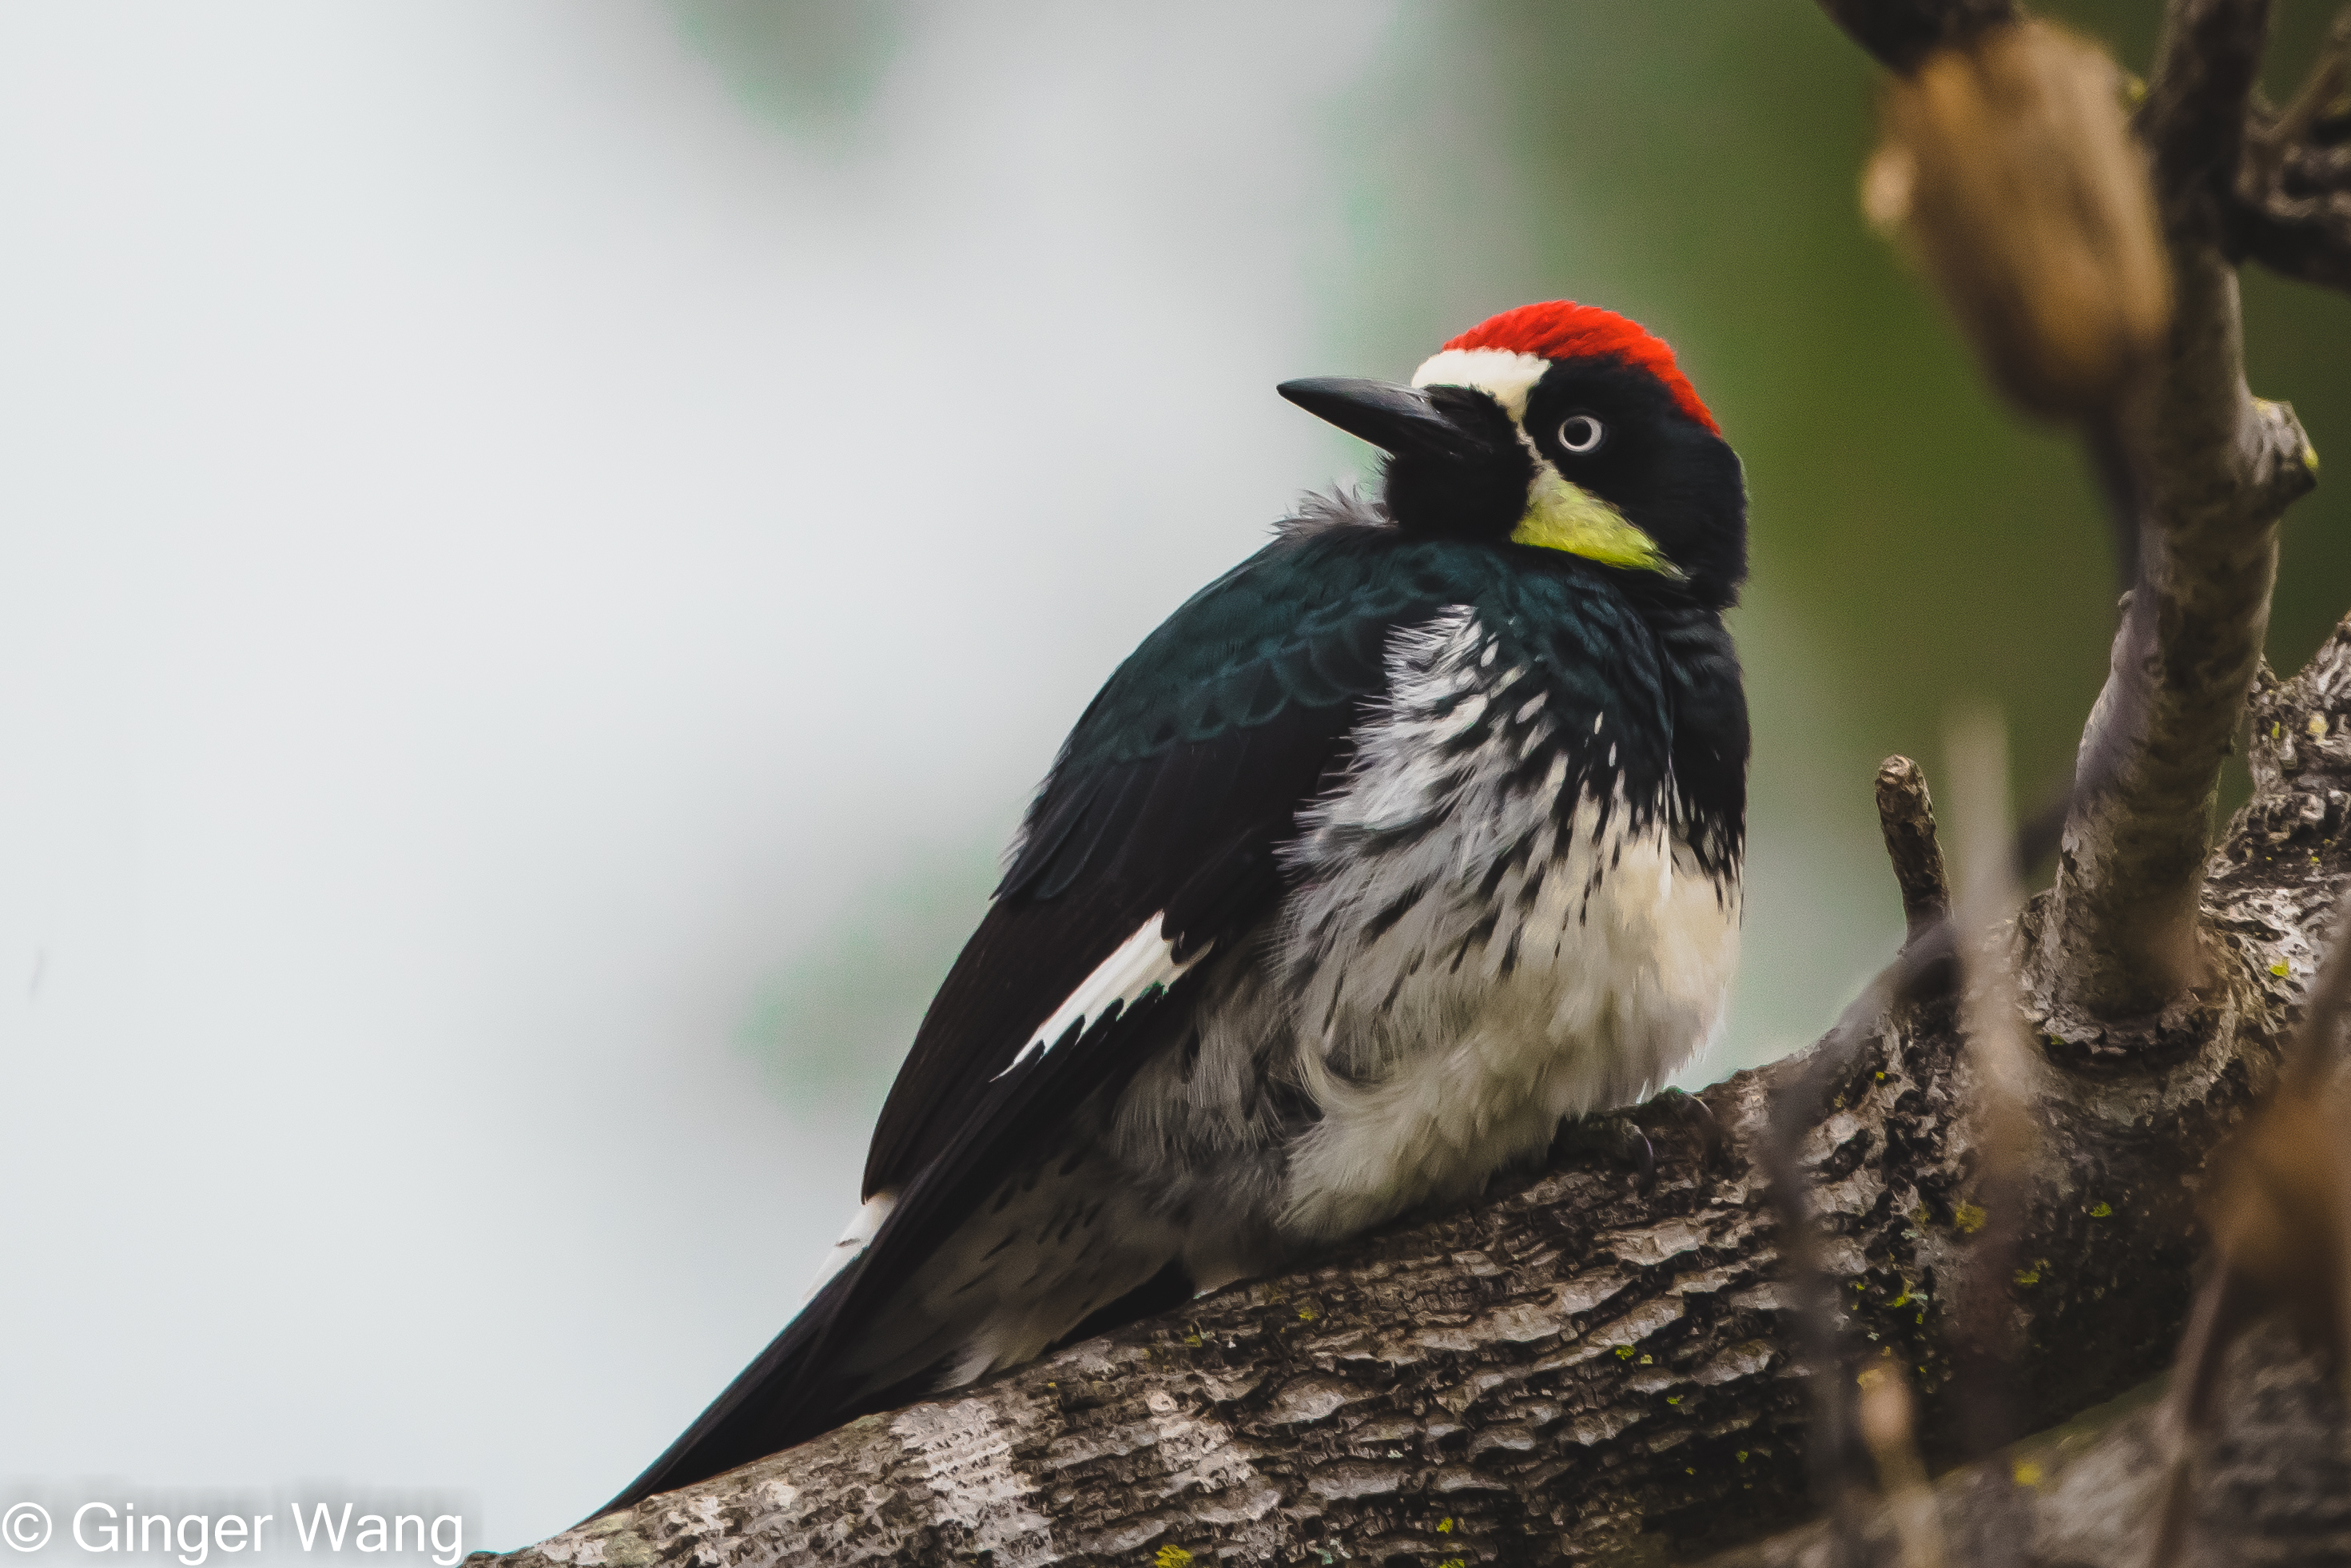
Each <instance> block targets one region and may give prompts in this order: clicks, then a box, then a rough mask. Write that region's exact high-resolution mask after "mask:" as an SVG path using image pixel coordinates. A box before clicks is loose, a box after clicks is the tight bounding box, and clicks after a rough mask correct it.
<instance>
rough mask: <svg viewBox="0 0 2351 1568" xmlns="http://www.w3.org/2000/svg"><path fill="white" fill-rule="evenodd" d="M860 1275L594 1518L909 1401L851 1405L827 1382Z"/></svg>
mask: <svg viewBox="0 0 2351 1568" xmlns="http://www.w3.org/2000/svg"><path fill="white" fill-rule="evenodd" d="M860 1261H861V1262H862V1260H860ZM858 1273H859V1268H858V1264H856V1263H852V1264H851V1265H850V1266H849V1267H848V1268H846V1269H843V1270H841V1272H839V1273H838V1274H835V1275H834V1276H833V1277H832V1278H831V1280H829V1281H826V1282H825V1285H824V1288H823V1289H822V1290H820V1291H817V1293H816V1294H815V1295H814V1296H812V1297H810V1300H809V1303H808V1305H807V1306H806V1307H804V1308H802V1309H801V1311H800V1312H799V1315H798V1316H796V1317H794V1318H793V1319H792V1321H791V1322H789V1323H787V1324H785V1325H784V1332H783V1333H779V1334H778V1335H777V1336H776V1337H775V1338H774V1340H772V1341H770V1342H769V1343H768V1348H767V1349H765V1350H763V1351H761V1352H760V1353H759V1354H758V1357H757V1358H755V1359H754V1360H753V1361H752V1363H751V1364H750V1365H748V1366H747V1367H745V1368H744V1369H743V1370H742V1372H741V1373H740V1374H739V1375H737V1377H736V1379H735V1381H734V1382H732V1383H730V1384H728V1385H726V1391H725V1392H724V1393H722V1394H720V1395H719V1396H718V1397H717V1398H716V1399H714V1400H712V1401H711V1402H710V1407H709V1408H708V1409H707V1410H705V1411H704V1412H703V1413H702V1414H701V1415H700V1416H698V1417H696V1418H695V1423H694V1425H693V1426H691V1427H687V1428H686V1429H685V1430H684V1432H683V1433H682V1434H680V1435H679V1437H678V1439H677V1441H676V1442H674V1443H672V1444H671V1445H670V1446H669V1448H668V1450H667V1451H666V1452H664V1454H663V1455H662V1457H661V1458H658V1459H655V1460H654V1461H653V1463H652V1464H651V1465H649V1466H647V1467H646V1469H645V1472H644V1474H643V1475H641V1476H639V1477H638V1478H637V1479H635V1480H632V1481H631V1482H630V1483H629V1484H628V1486H627V1487H625V1488H624V1489H622V1492H621V1495H620V1496H618V1497H616V1498H614V1499H613V1500H611V1501H610V1502H608V1503H606V1504H605V1505H604V1506H603V1507H601V1508H600V1509H598V1510H597V1511H595V1513H593V1514H590V1515H589V1517H590V1519H594V1518H598V1517H600V1516H601V1515H603V1514H607V1513H611V1512H614V1511H617V1510H620V1509H624V1508H634V1507H635V1506H636V1505H637V1504H639V1503H641V1502H643V1501H644V1500H645V1499H647V1498H649V1497H652V1496H653V1495H655V1494H656V1493H659V1492H665V1491H675V1490H677V1489H678V1488H680V1487H688V1486H692V1485H693V1484H694V1483H695V1482H696V1481H703V1480H708V1479H710V1478H711V1477H712V1476H716V1475H721V1474H724V1473H725V1472H726V1471H728V1470H731V1469H735V1468H736V1467H737V1465H747V1464H749V1463H750V1462H751V1461H752V1460H753V1459H759V1458H766V1457H767V1456H768V1455H769V1454H773V1453H778V1452H780V1451H781V1450H783V1449H785V1448H790V1447H792V1446H793V1445H794V1444H796V1443H804V1442H806V1441H807V1440H808V1439H809V1438H810V1437H815V1436H817V1435H818V1434H819V1433H821V1432H829V1431H831V1430H832V1428H834V1427H838V1426H840V1425H841V1424H842V1423H843V1422H845V1421H851V1420H853V1419H855V1418H856V1417H857V1416H862V1415H865V1414H867V1413H868V1412H869V1411H872V1410H881V1409H886V1408H888V1407H889V1406H890V1404H892V1403H903V1402H904V1400H903V1396H900V1397H899V1398H897V1399H895V1400H893V1396H895V1395H899V1394H900V1391H899V1390H897V1389H883V1390H879V1391H877V1392H876V1393H874V1394H873V1395H872V1396H870V1397H868V1398H866V1399H862V1400H860V1399H854V1398H850V1399H847V1400H844V1398H843V1397H842V1396H843V1395H844V1394H845V1393H846V1392H847V1391H845V1390H843V1389H841V1387H840V1386H839V1383H838V1380H837V1379H835V1378H832V1377H828V1376H826V1375H825V1373H826V1371H827V1370H828V1369H827V1367H826V1365H825V1362H826V1361H828V1360H830V1355H829V1354H828V1353H829V1351H830V1350H831V1345H830V1343H829V1342H830V1341H831V1337H832V1335H831V1328H832V1325H833V1323H834V1322H835V1321H836V1320H837V1319H838V1318H839V1316H840V1313H841V1306H842V1303H843V1302H844V1301H846V1300H847V1299H848V1296H849V1293H850V1291H851V1289H852V1286H853V1285H854V1283H855V1281H856V1279H857V1276H858ZM877 1401H878V1402H877Z"/></svg>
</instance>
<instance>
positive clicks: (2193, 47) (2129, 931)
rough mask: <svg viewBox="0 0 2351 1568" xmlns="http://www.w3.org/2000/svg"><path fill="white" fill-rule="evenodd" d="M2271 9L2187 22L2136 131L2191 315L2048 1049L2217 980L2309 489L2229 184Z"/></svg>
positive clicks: (2174, 16) (2152, 417)
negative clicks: (2220, 838) (2230, 244)
mask: <svg viewBox="0 0 2351 1568" xmlns="http://www.w3.org/2000/svg"><path fill="white" fill-rule="evenodd" d="M2267 31H2268V5H2267V4H2266V0H2173V3H2172V5H2171V6H2170V8H2169V11H2168V15H2167V19H2166V25H2165V30H2164V42H2163V46H2162V49H2161V51H2160V55H2159V57H2158V63H2157V67H2156V73H2155V79H2154V81H2153V83H2152V85H2151V87H2150V89H2149V93H2148V98H2147V106H2146V110H2145V112H2144V114H2143V115H2142V117H2141V121H2140V125H2141V131H2142V133H2143V135H2144V136H2145V138H2146V140H2147V145H2148V148H2149V150H2150V152H2151V154H2152V162H2153V167H2154V172H2155V183H2156V195H2157V204H2158V211H2159V212H2160V214H2161V215H2162V222H2163V228H2164V238H2165V243H2166V248H2167V250H2168V254H2169V257H2170V262H2171V270H2172V285H2173V296H2174V301H2175V313H2174V317H2173V321H2172V327H2171V332H2170V337H2169V340H2168V344H2167V345H2166V347H2165V350H2164V352H2163V356H2162V361H2161V363H2160V364H2159V365H2158V367H2157V374H2156V375H2155V376H2154V377H2153V378H2152V380H2151V382H2150V383H2149V385H2148V388H2147V392H2146V394H2145V396H2144V398H2143V400H2142V401H2140V402H2139V403H2138V405H2137V407H2134V408H2131V409H2129V410H2128V411H2126V413H2127V419H2128V424H2129V427H2130V434H2131V444H2132V445H2133V447H2134V448H2135V455H2136V459H2137V462H2136V465H2137V468H2138V470H2139V472H2140V473H2141V474H2142V475H2143V476H2145V483H2144V495H2143V505H2144V507H2145V508H2146V516H2145V537H2144V538H2143V541H2142V548H2141V552H2140V554H2141V563H2142V564H2141V570H2140V577H2139V582H2138V585H2137V588H2136V589H2135V590H2134V591H2132V593H2131V595H2130V596H2129V600H2128V604H2127V607H2126V612H2125V613H2124V616H2123V622H2122V625H2121V627H2120V628H2119V629H2118V630H2117V632H2116V637H2115V644H2114V655H2113V660H2112V664H2111V668H2110V671H2109V674H2108V676H2107V680H2106V685H2105V691H2104V692H2102V693H2101V694H2100V695H2099V698H2098V703H2097V706H2096V707H2095V709H2094V710H2093V712H2092V714H2091V717H2090V724H2089V727H2088V730H2087V732H2086V733H2085V736H2084V737H2083V742H2082V752H2081V760H2080V764H2079V766H2078V768H2077V769H2076V774H2075V791H2074V803H2073V808H2072V810H2071V813H2070V815H2069V818H2068V821H2067V823H2066V828H2065V833H2064V840H2063V842H2062V844H2061V847H2060V854H2059V860H2058V869H2057V882H2056V887H2055V889H2054V892H2053V896H2052V897H2051V898H2050V900H2049V901H2048V904H2047V905H2046V910H2045V920H2046V924H2045V926H2044V928H2043V931H2042V933H2041V934H2040V944H2039V955H2040V957H2041V959H2042V962H2041V964H2040V965H2039V967H2037V969H2036V971H2035V972H2034V975H2033V980H2034V983H2035V988H2036V990H2037V991H2038V992H2039V1001H2040V1003H2041V1006H2042V1009H2043V1011H2044V1012H2045V1013H2046V1015H2047V1018H2048V1027H2049V1028H2050V1030H2052V1031H2053V1032H2054V1033H2057V1034H2060V1035H2063V1036H2065V1037H2067V1038H2069V1039H2072V1040H2077V1041H2103V1040H2105V1036H2106V1035H2107V1033H2108V1032H2109V1029H2110V1026H2114V1025H2116V1024H2125V1023H2131V1024H2136V1025H2137V1027H2138V1028H2139V1029H2140V1030H2142V1031H2144V1030H2146V1029H2147V1028H2150V1027H2153V1024H2154V1020H2155V1019H2157V1018H2158V1015H2160V1014H2161V1013H2162V1011H2163V1009H2166V1008H2167V1007H2171V1006H2174V1005H2176V1004H2178V1003H2179V1002H2180V1001H2181V999H2182V998H2184V997H2186V996H2189V995H2190V994H2192V993H2193V991H2194V989H2195V988H2197V987H2198V985H2199V983H2200V982H2201V979H2202V977H2203V962H2204V956H2203V955H2202V954H2201V953H2200V952H2199V942H2198V937H2197V934H2196V911H2197V899H2198V889H2199V883H2200V881H2201V878H2202V874H2203V864H2204V856H2205V851H2206V846H2207V844H2208V842H2209V833H2210V821H2211V809H2212V800H2213V796H2214V793H2215V791H2216V789H2217V788H2218V784H2219V779H2220V764H2221V761H2222V759H2223V758H2225V757H2226V756H2227V755H2228V751H2229V747H2230V742H2231V737H2232V735H2233V734H2234V732H2235V730H2236V727H2237V723H2238V719H2239V717H2240V716H2241V711H2242V704H2243V701H2244V694H2245V692H2246V691H2247V689H2248V688H2249V686H2250V685H2251V683H2252V675H2253V673H2254V671H2255V670H2256V669H2257V668H2258V667H2259V665H2260V662H2261V649H2262V637H2263V634H2264V633H2265V632H2266V631H2267V629H2268V623H2269V600H2270V589H2271V585H2272V583H2273V580H2274V578H2275V576H2276V570H2277V524H2278V520H2279V518H2280V517H2282V516H2283V513H2284V510H2285V508H2286V507H2287V505H2288V504H2289V503H2291V502H2292V501H2294V499H2295V498H2296V497H2300V496H2302V495H2304V494H2305V493H2307V492H2308V491H2309V489H2310V488H2311V487H2312V486H2313V485H2314V483H2315V474H2316V468H2317V456H2316V454H2315V453H2314V451H2313V450H2312V449H2311V446H2310V444H2309V441H2308V439H2307V438H2306V437H2305V436H2304V434H2303V431H2302V426H2301V425H2300V423H2297V422H2296V421H2295V419H2294V413H2293V411H2292V410H2291V409H2288V408H2286V407H2285V406H2284V405H2283V404H2281V403H2273V402H2262V401H2259V400H2256V399H2254V398H2253V397H2252V395H2251V393H2249V392H2247V391H2246V389H2245V382H2244V354H2243V342H2242V329H2241V321H2240V317H2239V311H2238V302H2237V278H2236V274H2235V272H2234V270H2233V269H2232V267H2231V265H2230V262H2229V260H2228V258H2227V257H2226V256H2225V255H2224V254H2223V252H2222V250H2221V234H2222V229H2223V226H2224V225H2223V218H2224V214H2223V213H2222V212H2221V211H2220V206H2219V204H2217V202H2216V201H2215V199H2214V195H2213V193H2214V190H2215V179H2214V171H2215V170H2224V171H2225V170H2229V169H2233V168H2234V166H2235V163H2236V161H2237V157H2238V153H2239V149H2240V147H2241V141H2242V129H2243V126H2244V123H2245V115H2246V111H2247V104H2248V99H2249V95H2250V93H2251V91H2252V82H2253V78H2254V74H2255V72H2256V71H2257V70H2258V68H2259V66H2260V60H2261V50H2262V45H2263V42H2264V41H2265V39H2266V37H2267Z"/></svg>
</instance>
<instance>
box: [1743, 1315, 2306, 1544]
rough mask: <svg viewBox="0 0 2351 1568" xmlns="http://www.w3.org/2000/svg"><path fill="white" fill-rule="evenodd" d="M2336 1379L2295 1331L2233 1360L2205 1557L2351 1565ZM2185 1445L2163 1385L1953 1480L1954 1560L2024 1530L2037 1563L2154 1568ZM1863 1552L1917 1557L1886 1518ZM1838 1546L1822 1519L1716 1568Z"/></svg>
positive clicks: (1865, 1535) (2203, 1503)
mask: <svg viewBox="0 0 2351 1568" xmlns="http://www.w3.org/2000/svg"><path fill="white" fill-rule="evenodd" d="M2332 1370H2333V1369H2332V1368H2331V1367H2330V1366H2329V1365H2328V1364H2327V1362H2326V1360H2325V1358H2324V1357H2322V1356H2320V1355H2317V1354H2313V1353H2312V1352H2310V1351H2308V1350H2306V1349H2305V1348H2304V1347H2303V1346H2302V1345H2301V1344H2300V1343H2297V1342H2296V1340H2295V1338H2294V1335H2293V1334H2292V1333H2289V1332H2288V1331H2287V1330H2286V1328H2285V1326H2284V1325H2283V1323H2281V1322H2271V1323H2268V1324H2265V1325H2264V1326H2263V1327H2262V1330H2261V1331H2260V1332H2257V1333H2253V1334H2252V1335H2249V1336H2248V1337H2247V1338H2246V1339H2244V1340H2243V1341H2241V1342H2240V1343H2238V1345H2237V1346H2236V1347H2235V1349H2234V1350H2233V1351H2231V1354H2230V1357H2229V1364H2228V1367H2227V1369H2226V1371H2225V1372H2224V1374H2223V1381H2222V1392H2221V1400H2220V1412H2219V1415H2220V1420H2219V1423H2218V1430H2217V1434H2216V1436H2215V1437H2214V1439H2213V1440H2212V1441H2211V1442H2210V1444H2208V1445H2206V1448H2205V1452H2204V1454H2203V1455H2202V1457H2201V1458H2202V1462H2201V1463H2200V1464H2199V1467H2198V1469H2197V1475H2196V1486H2195V1492H2194V1499H2193V1502H2192V1505H2191V1507H2192V1514H2193V1523H2192V1525H2191V1527H2190V1528H2191V1536H2190V1542H2189V1559H2188V1560H2189V1561H2190V1562H2194V1563H2243V1564H2247V1565H2249V1568H2250V1565H2252V1564H2262V1565H2263V1568H2269V1565H2278V1568H2283V1565H2284V1564H2288V1563H2343V1562H2346V1561H2351V1459H2347V1458H2346V1449H2345V1438H2346V1434H2351V1420H2346V1411H2345V1409H2344V1405H2343V1399H2342V1396H2341V1394H2340V1393H2339V1392H2338V1388H2337V1385H2336V1383H2335V1379H2334V1378H2333V1377H2332V1376H2331V1375H2330V1374H2331V1372H2332ZM2169 1442H2170V1438H2169V1436H2168V1433H2167V1432H2166V1431H2165V1411H2164V1409H2163V1407H2162V1406H2160V1405H2159V1404H2158V1401H2157V1390H2156V1387H2155V1385H2146V1386H2143V1387H2140V1388H2137V1389H2134V1390H2132V1391H2131V1392H2130V1393H2129V1394H2127V1395H2126V1396H2123V1397H2122V1398H2120V1399H2117V1400H2116V1401H2114V1402H2113V1403H2112V1404H2110V1405H2107V1406H2101V1407H2099V1408H2097V1409H2095V1410H2092V1411H2088V1412H2085V1414H2084V1415H2083V1416H2081V1417H2080V1418H2078V1419H2076V1420H2074V1421H2071V1422H2068V1423H2067V1424H2066V1425H2065V1426H2064V1427H2059V1428H2057V1429H2056V1430H2054V1431H2052V1432H2047V1433H2043V1434H2042V1435H2041V1436H2039V1437H2034V1438H2033V1439H2032V1440H2031V1441H2029V1442H2024V1443H2020V1444H2018V1445H2016V1447H2015V1448H2013V1449H2011V1451H2009V1452H2008V1453H2005V1454H2002V1455H2001V1456H2000V1457H1999V1458H1998V1459H1996V1460H1993V1461H1990V1462H1988V1463H1986V1464H1983V1465H1978V1466H1970V1467H1969V1468H1967V1469H1959V1470H1954V1471H1952V1472H1951V1473H1950V1474H1949V1475H1948V1476H1946V1477H1944V1478H1943V1479H1942V1480H1941V1482H1939V1483H1938V1485H1937V1486H1936V1488H1935V1494H1936V1495H1935V1505H1936V1506H1935V1515H1936V1520H1937V1522H1938V1526H1939V1533H1940V1535H1941V1538H1942V1547H1943V1553H1944V1562H1945V1563H1946V1564H1947V1565H1948V1568H1966V1565H1968V1564H1975V1563H1982V1564H1986V1565H1987V1568H1988V1565H1989V1564H1991V1563H1995V1562H1999V1561H2001V1560H2002V1559H2001V1555H2000V1552H2001V1544H2000V1543H2001V1541H2002V1540H2004V1539H2009V1538H2011V1537H2010V1533H2009V1531H2010V1528H2011V1527H2013V1538H2014V1539H2019V1540H2021V1541H2022V1542H2023V1547H2024V1550H2023V1561H2024V1562H2025V1563H2049V1564H2057V1563H2064V1564H2075V1565H2079V1568H2139V1565H2140V1564H2142V1563H2146V1562H2147V1552H2148V1548H2149V1547H2150V1546H2151V1545H2152V1544H2153V1538H2154V1529H2155V1522H2156V1521H2157V1519H2158V1517H2159V1516H2160V1515H2161V1512H2162V1508H2161V1496H2160V1490H2161V1487H2162V1482H2163V1475H2164V1465H2165V1460H2166V1458H2167V1456H2168V1453H2169V1446H2168V1445H2169ZM2020 1478H2021V1479H2020ZM1861 1545H1862V1551H1861V1552H1860V1553H1859V1555H1858V1561H1857V1562H1850V1563H1845V1564H1844V1565H1843V1568H1878V1565H1880V1564H1884V1565H1886V1568H1892V1565H1894V1564H1896V1563H1902V1562H1903V1561H1904V1560H1905V1559H1904V1557H1903V1554H1902V1552H1901V1550H1900V1547H1899V1544H1898V1542H1897V1540H1896V1531H1895V1528H1894V1521H1893V1519H1892V1518H1891V1516H1890V1515H1889V1514H1888V1513H1887V1511H1886V1510H1885V1509H1883V1508H1877V1509H1874V1510H1872V1511H1870V1513H1869V1515H1868V1517H1867V1518H1866V1519H1865V1521H1863V1530H1862V1540H1861ZM1836 1551H1837V1548H1836V1542H1835V1541H1834V1539H1833V1538H1832V1536H1831V1534H1830V1532H1829V1531H1828V1530H1827V1528H1826V1527H1824V1526H1821V1525H1808V1526H1806V1527H1804V1528H1802V1529H1801V1530H1795V1531H1789V1532H1788V1533H1786V1534H1784V1535H1782V1536H1778V1537H1776V1538H1774V1539H1772V1540H1771V1541H1768V1542H1760V1543H1758V1544H1756V1545H1753V1546H1750V1547H1743V1548H1740V1549H1738V1550H1736V1551H1733V1552H1726V1553H1724V1554H1723V1555H1721V1556H1720V1557H1718V1558H1716V1559H1714V1560H1712V1561H1711V1562H1710V1563H1708V1568H1836V1565H1837V1564H1838V1558H1837V1555H1836ZM2009 1561H2013V1559H2012V1558H2011V1559H2009Z"/></svg>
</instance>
